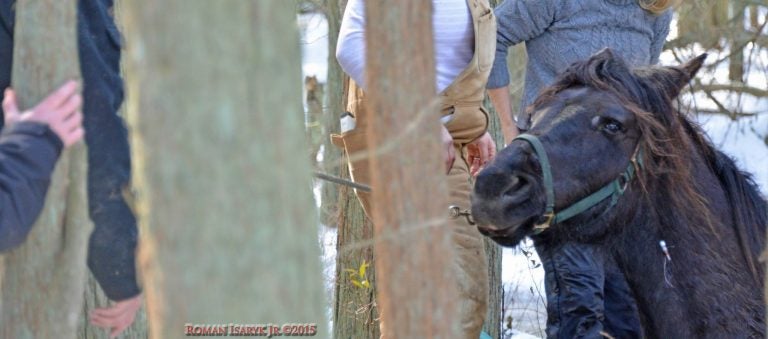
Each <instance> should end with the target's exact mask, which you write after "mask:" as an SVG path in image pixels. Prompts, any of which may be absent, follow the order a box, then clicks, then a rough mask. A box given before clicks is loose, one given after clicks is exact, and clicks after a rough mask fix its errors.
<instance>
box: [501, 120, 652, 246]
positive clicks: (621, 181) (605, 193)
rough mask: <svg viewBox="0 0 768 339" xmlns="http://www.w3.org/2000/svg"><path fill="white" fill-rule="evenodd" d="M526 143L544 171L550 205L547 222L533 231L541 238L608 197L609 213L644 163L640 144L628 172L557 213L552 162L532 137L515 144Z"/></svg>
mask: <svg viewBox="0 0 768 339" xmlns="http://www.w3.org/2000/svg"><path fill="white" fill-rule="evenodd" d="M517 139H520V140H525V141H527V142H528V143H529V144H530V145H531V146H532V147H533V150H534V152H536V155H537V156H538V158H539V164H540V165H541V171H542V173H543V176H544V190H545V191H546V194H547V205H546V209H545V210H544V215H543V217H544V220H543V222H541V223H537V224H536V225H535V226H534V227H533V230H534V233H535V234H539V233H541V232H543V231H544V230H546V229H547V228H549V226H551V225H554V224H557V223H561V222H563V221H566V220H568V219H570V218H572V217H574V216H576V215H579V214H580V213H582V212H584V211H586V210H588V209H590V208H592V207H594V206H596V205H597V204H599V203H600V202H602V201H603V200H605V199H607V198H608V197H610V198H611V204H610V205H608V207H607V208H606V211H607V210H609V209H610V208H611V207H613V206H615V205H616V202H617V201H618V200H619V197H620V196H621V195H622V194H624V191H626V189H627V185H628V184H629V182H630V181H632V179H633V178H634V177H635V172H636V171H637V170H639V169H640V167H642V162H639V161H638V159H639V157H638V155H639V154H640V144H639V143H638V145H637V147H636V148H635V152H634V153H633V154H632V158H631V159H630V161H629V164H628V165H627V169H626V170H624V172H622V173H621V175H619V177H618V178H616V179H614V180H613V181H611V182H609V183H608V184H607V185H605V186H603V187H602V188H600V189H599V190H597V191H596V192H594V193H592V194H590V195H588V196H586V197H585V198H583V199H581V200H579V201H577V202H575V203H573V204H571V205H570V206H568V207H567V208H565V209H563V210H561V211H559V212H555V189H554V184H553V181H552V168H551V166H550V164H549V158H547V152H546V151H545V150H544V145H543V144H542V143H541V141H540V140H539V138H538V137H536V136H535V135H532V134H521V135H518V136H517V137H516V138H515V139H513V141H514V140H517Z"/></svg>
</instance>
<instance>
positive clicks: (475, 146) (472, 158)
mask: <svg viewBox="0 0 768 339" xmlns="http://www.w3.org/2000/svg"><path fill="white" fill-rule="evenodd" d="M495 156H496V143H495V142H494V141H493V138H492V137H491V135H490V134H488V132H485V134H483V136H481V137H479V138H477V139H476V140H475V141H473V142H471V143H470V144H469V145H467V161H468V162H469V166H470V167H469V174H470V175H472V176H473V177H474V176H476V175H477V173H478V172H480V170H482V169H483V167H485V165H486V164H487V163H488V162H489V161H491V159H493V157H495Z"/></svg>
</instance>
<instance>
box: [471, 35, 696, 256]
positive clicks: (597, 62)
mask: <svg viewBox="0 0 768 339" xmlns="http://www.w3.org/2000/svg"><path fill="white" fill-rule="evenodd" d="M704 58H705V55H702V56H699V57H697V58H695V59H693V60H691V61H690V62H688V63H686V64H683V65H680V66H676V67H649V68H643V69H635V70H633V69H630V68H629V67H628V66H627V65H626V64H625V62H624V61H623V60H622V59H621V58H619V57H617V56H615V55H614V54H613V53H612V52H611V51H610V50H609V49H605V50H602V51H600V52H598V53H597V54H595V55H593V56H592V57H591V58H589V59H588V60H585V61H581V62H577V63H574V64H573V65H571V66H570V67H569V68H568V69H567V70H566V71H565V72H564V73H562V74H561V75H560V76H559V77H558V79H557V80H556V81H555V83H554V84H553V85H552V86H550V87H548V88H547V89H545V90H544V91H543V92H542V93H541V94H540V96H539V97H538V98H537V100H536V101H535V102H534V103H533V104H532V105H531V106H529V107H528V108H527V113H528V114H527V115H528V117H529V119H530V122H531V124H530V126H531V129H530V130H529V131H527V132H526V133H525V134H524V135H521V136H520V137H518V138H516V139H515V140H514V141H513V142H511V143H510V144H509V145H508V146H507V147H506V148H505V149H503V150H502V151H501V152H499V154H498V155H497V156H496V158H495V160H493V162H491V163H490V164H489V165H488V166H486V168H485V169H484V170H483V171H481V172H480V173H479V175H478V176H477V179H476V183H475V187H474V192H473V196H472V214H473V216H474V219H475V221H476V222H477V223H478V227H479V229H480V231H481V233H483V234H485V235H487V236H489V237H491V238H492V239H494V240H495V241H496V242H498V243H500V244H501V245H506V246H514V245H516V244H517V243H518V242H519V241H520V240H522V238H524V237H525V236H530V235H534V234H537V233H539V232H543V231H545V230H549V231H551V232H550V233H556V234H570V235H571V236H573V237H578V238H580V239H582V240H583V239H585V238H588V239H589V238H595V237H599V236H601V235H602V234H605V232H608V231H610V230H609V229H608V228H609V227H610V225H611V223H610V222H607V221H610V220H611V219H615V218H617V217H619V215H620V214H622V213H624V214H626V213H630V212H631V209H632V206H631V204H629V203H627V202H626V201H628V200H630V199H627V198H625V195H626V194H625V191H631V192H628V193H632V194H642V193H641V191H642V190H643V188H644V186H643V182H644V181H645V179H647V177H648V176H653V175H656V174H658V172H665V173H667V174H666V175H669V173H670V171H671V172H675V171H677V172H680V171H679V168H670V167H674V166H677V167H683V166H684V164H682V163H679V161H678V160H675V159H676V158H677V157H676V155H677V153H679V152H681V151H683V152H684V149H685V147H683V146H682V145H669V144H668V143H669V142H675V141H676V139H675V138H674V137H672V136H674V135H675V134H679V133H682V134H686V132H685V131H684V129H685V127H684V126H682V125H681V123H680V121H679V120H680V119H679V118H678V117H677V115H678V114H677V113H676V110H674V108H673V100H674V99H675V98H676V97H677V96H678V95H679V93H680V91H681V90H682V88H683V87H684V86H685V85H686V84H687V83H688V82H689V81H690V79H692V78H693V76H694V75H695V73H696V72H697V71H698V69H699V68H700V67H701V65H702V63H703V60H704ZM678 146H679V147H680V149H678V150H674V149H672V147H678ZM681 176H682V174H681ZM688 181H690V180H688ZM683 186H685V185H684V184H683ZM680 189H681V190H683V191H688V192H689V193H690V191H693V189H690V188H688V187H680ZM694 195H695V194H694ZM681 199H683V198H681ZM615 206H619V207H620V208H614V207H615Z"/></svg>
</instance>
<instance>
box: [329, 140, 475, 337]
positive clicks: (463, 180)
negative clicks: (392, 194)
mask: <svg viewBox="0 0 768 339" xmlns="http://www.w3.org/2000/svg"><path fill="white" fill-rule="evenodd" d="M343 142H344V148H345V150H346V152H347V155H348V156H350V157H351V158H352V159H353V160H354V161H350V162H349V170H350V174H351V176H352V178H353V180H354V181H355V182H359V183H364V184H370V183H371V180H370V170H369V169H370V161H369V159H368V157H366V156H365V154H366V149H365V147H366V135H365V126H360V125H358V126H357V128H355V129H354V130H352V131H349V132H347V133H346V134H345V135H344V137H343ZM454 146H455V147H456V161H455V162H454V165H453V168H452V169H451V171H450V172H449V173H448V175H447V176H446V177H445V178H446V180H447V184H448V190H449V193H450V198H449V201H448V205H447V206H445V213H446V214H447V213H448V206H450V205H455V206H459V207H460V208H461V209H462V210H466V209H469V201H470V200H469V199H470V193H471V191H472V183H471V178H470V175H469V165H468V164H467V161H466V158H467V157H466V147H465V145H463V144H454ZM435 175H440V176H445V174H444V173H435ZM357 197H358V198H359V199H360V202H361V203H362V205H363V209H364V210H365V213H366V215H368V217H369V218H370V216H371V214H370V213H371V212H372V210H371V206H372V205H371V195H370V193H366V192H360V191H358V192H357ZM448 222H449V223H450V225H449V226H450V228H451V242H452V245H453V247H454V249H455V251H456V256H455V257H454V262H453V264H452V266H453V271H454V277H455V279H454V280H453V282H454V283H455V284H456V287H457V290H458V291H459V296H458V298H457V300H458V302H459V316H460V319H459V322H460V328H461V333H462V336H461V338H468V339H469V338H471V339H477V338H478V337H479V336H480V331H481V329H482V327H483V321H484V319H485V314H486V309H487V306H488V288H489V287H488V264H487V259H486V254H485V247H484V245H483V239H482V235H481V234H480V232H478V230H477V227H475V226H473V225H470V224H469V223H468V222H467V220H466V218H463V217H462V218H458V219H452V220H449V221H448ZM382 338H386V339H390V338H389V337H388V336H386V333H384V331H383V329H382Z"/></svg>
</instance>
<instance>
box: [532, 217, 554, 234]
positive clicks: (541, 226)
mask: <svg viewBox="0 0 768 339" xmlns="http://www.w3.org/2000/svg"><path fill="white" fill-rule="evenodd" d="M541 217H542V218H543V219H544V222H541V223H537V224H535V225H533V232H534V234H539V233H541V232H544V231H545V230H546V229H547V228H549V226H551V225H552V221H554V220H555V212H547V213H544V215H542V216H541Z"/></svg>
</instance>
